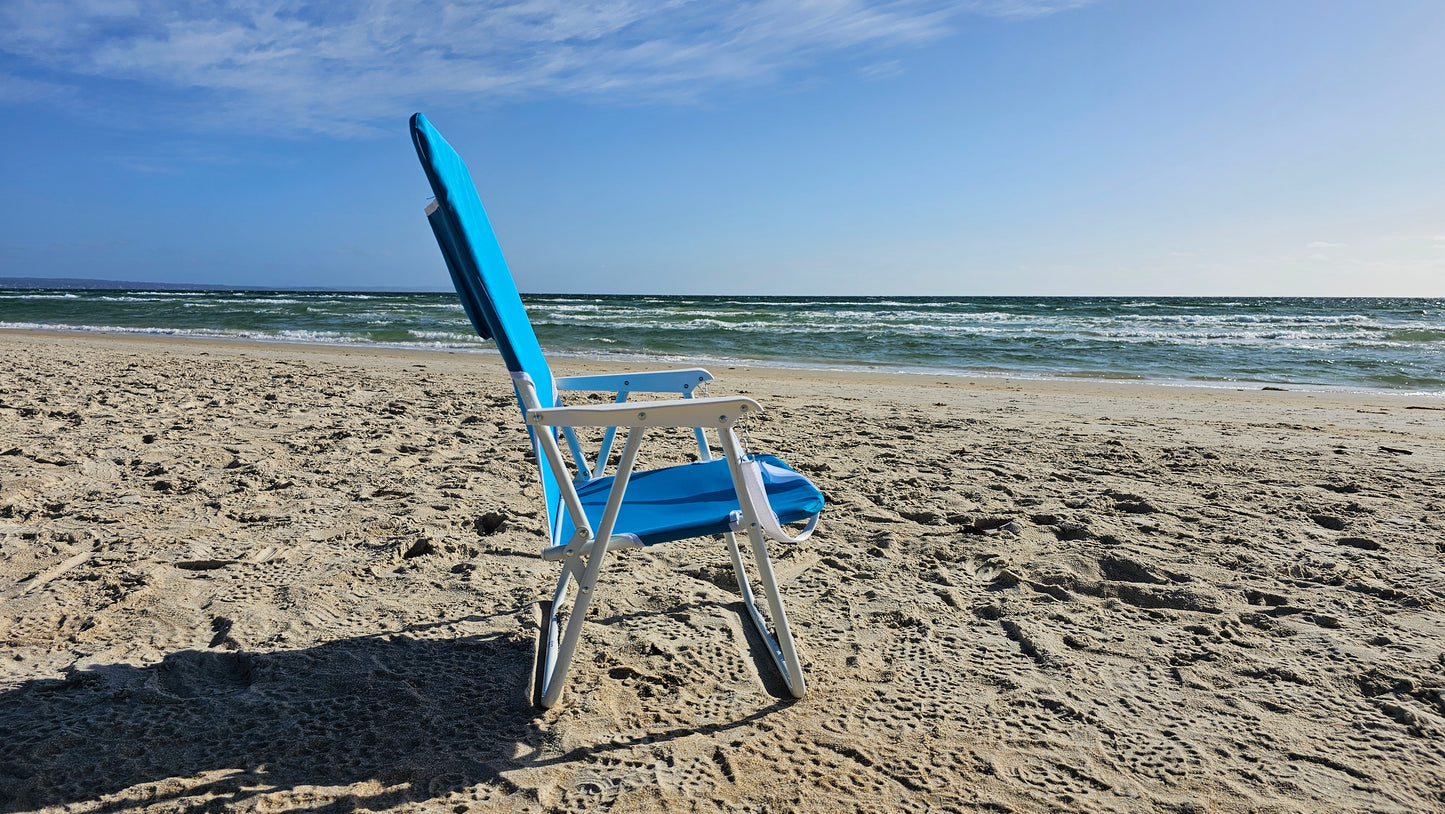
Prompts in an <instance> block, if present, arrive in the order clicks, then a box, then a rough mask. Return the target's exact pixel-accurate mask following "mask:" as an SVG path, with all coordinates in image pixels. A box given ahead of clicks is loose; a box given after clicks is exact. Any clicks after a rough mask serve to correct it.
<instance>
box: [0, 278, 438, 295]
mask: <svg viewBox="0 0 1445 814" xmlns="http://www.w3.org/2000/svg"><path fill="white" fill-rule="evenodd" d="M0 288H48V289H58V290H67V291H81V290H89V291H137V290H139V291H318V292H323V293H332V292H345V291H365V292H377V293H387V294H444V293H450V291H451V289H442V288H438V289H431V290H422V291H417V290H416V289H410V288H357V289H343V288H315V287H293V286H281V287H268V288H257V287H255V286H239V285H206V284H203V283H146V282H138V281H136V280H96V279H91V278H88V277H0Z"/></svg>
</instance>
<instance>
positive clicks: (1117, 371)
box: [0, 289, 1445, 393]
mask: <svg viewBox="0 0 1445 814" xmlns="http://www.w3.org/2000/svg"><path fill="white" fill-rule="evenodd" d="M523 299H524V300H525V302H526V306H527V310H528V312H529V313H530V314H531V316H532V320H533V324H534V325H535V326H536V330H537V335H538V339H539V340H540V341H541V343H542V347H543V348H544V349H545V350H546V351H547V352H548V353H553V354H561V355H568V356H580V357H599V358H613V359H618V358H626V359H645V360H648V361H651V362H654V363H668V362H673V361H679V360H687V361H688V362H694V361H698V360H702V361H713V362H745V363H749V364H765V365H778V366H789V367H799V368H824V369H827V368H851V369H867V370H881V371H918V372H933V373H945V374H969V375H989V376H1028V377H1060V376H1062V377H1081V378H1096V379H1136V380H1145V381H1157V382H1169V383H1186V384H1196V385H1217V386H1225V385H1229V386H1235V385H1239V386H1243V385H1278V386H1290V385H1294V386H1301V387H1307V386H1317V387H1325V388H1346V389H1388V390H1395V391H1417V392H1434V393H1445V300H1442V299H1374V298H1338V299H1337V298H1233V299H1230V298H1174V297H1157V298H1156V297H1143V298H1140V297H693V296H676V297H672V296H668V297H662V296H611V295H607V296H602V295H597V296H594V295H550V294H539V295H529V296H526V297H524V298H523ZM0 327H4V328H45V329H68V330H80V331H104V332H122V333H144V334H163V335H171V336H204V337H234V338H239V339H255V340H271V341H294V342H321V343H333V344H358V345H387V346H401V347H415V348H448V349H462V350H480V349H485V348H488V347H491V343H490V342H487V341H483V340H482V339H480V338H478V337H477V336H476V335H475V334H474V333H473V332H472V330H471V326H470V325H469V324H468V323H467V319H466V316H465V314H464V313H463V312H462V309H461V305H460V304H459V303H458V302H457V299H456V297H455V296H454V295H453V294H450V293H445V294H443V293H342V292H329V291H328V292H302V291H147V290H134V291H115V290H45V289H0Z"/></svg>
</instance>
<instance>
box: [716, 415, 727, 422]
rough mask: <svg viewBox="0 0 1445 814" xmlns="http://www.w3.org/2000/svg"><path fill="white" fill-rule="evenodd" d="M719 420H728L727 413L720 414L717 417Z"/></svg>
mask: <svg viewBox="0 0 1445 814" xmlns="http://www.w3.org/2000/svg"><path fill="white" fill-rule="evenodd" d="M717 420H718V421H727V420H728V417H727V416H725V415H720V416H718V417H717Z"/></svg>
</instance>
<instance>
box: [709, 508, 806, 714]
mask: <svg viewBox="0 0 1445 814" xmlns="http://www.w3.org/2000/svg"><path fill="white" fill-rule="evenodd" d="M726 536H727V543H728V554H729V555H730V556H731V557H732V561H733V571H734V573H736V574H737V580H738V591H739V593H741V594H742V597H743V604H744V605H745V606H747V609H748V616H749V617H751V618H752V620H753V627H755V628H756V629H757V631H758V635H759V636H761V637H762V638H763V642H764V643H765V644H766V645H767V646H768V654H769V655H771V656H772V657H773V663H774V664H776V665H777V666H778V672H780V673H782V675H783V681H784V682H785V683H787V685H788V692H790V693H792V695H793V697H794V698H802V697H803V695H804V694H806V693H807V692H808V684H807V681H806V679H804V678H803V668H802V666H801V664H799V662H798V651H797V648H796V647H795V646H794V644H793V631H792V629H791V628H790V627H789V626H788V612H787V610H785V609H784V608H783V597H782V594H781V593H780V592H779V591H778V581H777V578H776V577H775V576H774V575H773V564H772V561H771V560H770V559H768V549H767V541H766V540H765V539H763V535H762V531H761V530H760V529H758V527H757V525H756V524H754V525H752V526H750V527H749V529H748V541H749V542H750V543H751V544H752V549H753V562H754V563H755V564H756V565H757V567H758V581H759V582H761V583H762V584H763V592H764V594H765V595H766V597H767V600H768V613H769V615H771V616H772V618H773V626H774V627H775V628H776V629H777V631H778V635H777V637H776V638H775V637H774V636H773V634H772V633H771V632H769V631H768V623H767V621H766V620H765V619H763V615H762V613H761V612H760V611H759V610H758V604H757V599H756V597H755V596H754V595H753V587H752V585H751V584H750V583H749V582H748V575H747V571H745V570H744V569H743V558H742V553H741V552H740V551H739V550H738V540H737V535H736V534H734V533H733V532H731V531H730V532H728V533H727V535H726Z"/></svg>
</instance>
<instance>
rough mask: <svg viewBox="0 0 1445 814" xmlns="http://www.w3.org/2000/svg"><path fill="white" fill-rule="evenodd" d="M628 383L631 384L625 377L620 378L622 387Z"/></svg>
mask: <svg viewBox="0 0 1445 814" xmlns="http://www.w3.org/2000/svg"><path fill="white" fill-rule="evenodd" d="M630 384H632V382H630V381H628V380H627V379H623V380H622V386H623V387H627V386H628V385H630Z"/></svg>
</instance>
